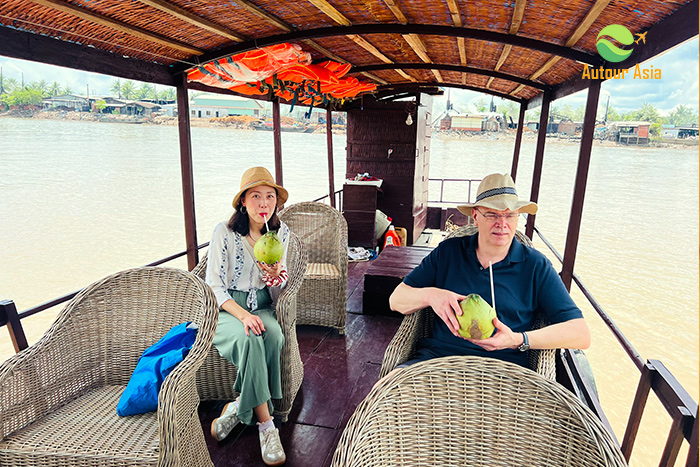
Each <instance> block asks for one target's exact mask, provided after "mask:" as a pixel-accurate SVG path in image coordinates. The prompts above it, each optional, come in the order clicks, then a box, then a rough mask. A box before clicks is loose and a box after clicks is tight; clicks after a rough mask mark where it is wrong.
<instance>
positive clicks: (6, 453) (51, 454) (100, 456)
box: [0, 385, 159, 466]
mask: <svg viewBox="0 0 700 467" xmlns="http://www.w3.org/2000/svg"><path fill="white" fill-rule="evenodd" d="M124 388H125V386H123V385H119V386H104V387H101V388H98V389H94V390H92V391H90V392H88V393H86V394H85V395H83V396H81V397H79V398H78V399H75V400H73V401H72V402H70V403H68V404H66V405H65V406H63V407H61V408H60V409H58V410H56V411H54V412H51V413H50V414H48V415H46V416H45V417H43V418H41V419H39V420H37V421H36V422H34V423H32V424H31V425H29V426H26V427H24V428H22V429H21V430H18V431H16V432H14V433H12V434H11V435H10V436H8V437H7V438H5V439H4V440H2V441H0V465H13V459H16V457H15V456H22V457H24V458H25V459H27V458H28V459H35V462H29V463H27V464H26V465H39V464H41V462H42V461H45V460H46V459H47V458H53V459H55V460H56V463H55V465H59V464H61V462H63V463H65V465H85V466H88V465H104V464H105V461H108V460H110V459H120V460H122V461H123V462H124V465H139V466H142V465H157V464H158V454H159V452H158V451H159V443H158V419H157V418H158V412H150V413H147V414H142V415H135V416H133V417H126V418H122V417H119V416H118V415H117V401H119V397H120V396H121V395H122V392H123V391H124ZM59 460H60V461H61V462H59ZM15 465H16V464H15ZM52 465H54V464H52ZM61 465H63V464H61Z"/></svg>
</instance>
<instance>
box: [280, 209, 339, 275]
mask: <svg viewBox="0 0 700 467" xmlns="http://www.w3.org/2000/svg"><path fill="white" fill-rule="evenodd" d="M279 217H280V219H282V221H283V222H285V223H286V224H287V225H288V226H289V228H290V230H291V231H292V232H294V233H295V234H297V235H298V236H299V238H300V239H301V242H302V243H303V244H304V247H306V251H307V254H308V262H309V263H330V264H334V265H336V266H337V267H339V268H340V267H341V265H342V264H344V261H345V259H346V258H347V254H348V225H347V222H346V221H345V218H344V217H343V215H342V214H341V213H340V211H338V210H337V209H335V208H333V207H331V206H328V205H326V204H323V203H316V202H303V203H297V204H292V205H291V206H288V207H286V208H284V209H283V210H282V211H280V213H279Z"/></svg>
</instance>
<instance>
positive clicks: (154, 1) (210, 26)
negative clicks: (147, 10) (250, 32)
mask: <svg viewBox="0 0 700 467" xmlns="http://www.w3.org/2000/svg"><path fill="white" fill-rule="evenodd" d="M139 2H141V3H145V4H146V5H148V6H152V7H153V8H157V9H158V10H160V11H164V12H165V13H168V14H169V15H172V16H174V17H176V18H179V19H181V20H183V21H185V22H187V23H190V24H193V25H195V26H197V27H199V28H202V29H206V30H207V31H210V32H213V33H214V34H217V35H219V36H222V37H225V38H226V39H230V40H232V41H235V42H243V41H244V40H246V38H245V37H243V36H241V35H240V34H238V33H236V32H235V31H232V30H230V29H228V28H225V27H223V26H220V25H218V24H216V23H212V22H211V21H209V20H206V19H204V18H202V17H200V16H197V15H194V14H192V13H190V12H189V11H187V10H183V9H182V8H180V7H178V6H175V5H173V4H172V3H168V2H166V1H164V0H139Z"/></svg>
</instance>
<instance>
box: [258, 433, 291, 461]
mask: <svg viewBox="0 0 700 467" xmlns="http://www.w3.org/2000/svg"><path fill="white" fill-rule="evenodd" d="M260 452H261V453H262V459H263V462H264V463H266V464H267V465H282V464H284V463H285V461H286V460H287V456H286V455H285V454H284V449H282V442H281V441H280V432H279V430H278V429H277V428H274V427H272V428H268V429H267V430H265V431H261V432H260Z"/></svg>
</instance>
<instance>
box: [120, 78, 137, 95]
mask: <svg viewBox="0 0 700 467" xmlns="http://www.w3.org/2000/svg"><path fill="white" fill-rule="evenodd" d="M135 96H136V89H135V88H134V82H133V81H131V80H127V81H125V82H124V84H122V97H123V98H124V99H133V98H134V97H135Z"/></svg>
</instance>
